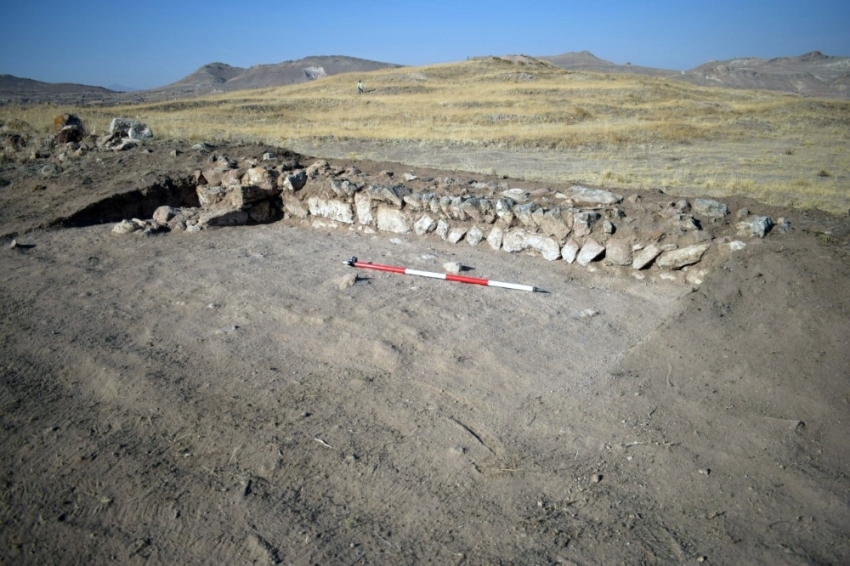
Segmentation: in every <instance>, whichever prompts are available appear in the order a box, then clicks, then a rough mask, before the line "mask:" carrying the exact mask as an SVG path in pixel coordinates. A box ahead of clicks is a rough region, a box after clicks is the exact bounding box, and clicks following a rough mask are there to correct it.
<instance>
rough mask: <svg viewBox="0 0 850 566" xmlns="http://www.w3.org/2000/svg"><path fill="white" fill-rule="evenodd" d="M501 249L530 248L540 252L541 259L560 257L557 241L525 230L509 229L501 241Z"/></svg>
mask: <svg viewBox="0 0 850 566" xmlns="http://www.w3.org/2000/svg"><path fill="white" fill-rule="evenodd" d="M502 249H504V250H505V251H506V252H521V251H523V250H527V249H532V250H535V251H538V252H540V255H541V256H543V259H546V260H548V261H554V260H556V259H558V258H559V257H561V246H560V245H558V242H556V241H555V240H553V239H552V238H550V237H548V236H543V235H542V234H533V233H532V234H530V233H528V232H526V231H525V230H522V229H518V230H510V231H508V233H507V234H505V236H504V239H503V241H502Z"/></svg>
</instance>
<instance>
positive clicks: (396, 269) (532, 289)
mask: <svg viewBox="0 0 850 566" xmlns="http://www.w3.org/2000/svg"><path fill="white" fill-rule="evenodd" d="M342 263H344V264H345V265H348V266H351V267H360V268H362V269H374V270H376V271H388V272H390V273H401V274H402V275H419V276H420V277H430V278H432V279H445V280H446V281H456V282H458V283H469V284H470V285H484V286H486V287H502V288H504V289H516V290H517V291H530V292H532V293H533V292H535V291H537V290H538V289H537V287H532V286H531V285H520V284H518V283H504V282H502V281H493V280H492V279H479V278H477V277H463V276H461V275H452V274H451V273H434V272H433V271H419V270H417V269H408V268H406V267H395V266H393V265H381V264H379V263H369V262H366V261H357V258H356V257H353V258H351V259H347V260H345V261H343V262H342Z"/></svg>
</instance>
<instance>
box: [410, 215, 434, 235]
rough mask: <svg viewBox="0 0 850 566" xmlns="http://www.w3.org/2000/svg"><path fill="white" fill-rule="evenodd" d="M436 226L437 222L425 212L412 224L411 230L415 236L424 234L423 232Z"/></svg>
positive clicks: (425, 232)
mask: <svg viewBox="0 0 850 566" xmlns="http://www.w3.org/2000/svg"><path fill="white" fill-rule="evenodd" d="M436 226H437V223H436V222H434V219H433V218H431V217H430V216H428V215H427V214H425V215H423V216H422V218H420V219H419V220H417V221H416V222H415V223H414V224H413V231H414V232H415V233H416V235H417V236H424V235H425V234H427V233H428V232H430V231H432V230H433V229H434V228H436Z"/></svg>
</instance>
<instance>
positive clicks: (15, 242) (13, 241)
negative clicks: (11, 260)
mask: <svg viewBox="0 0 850 566" xmlns="http://www.w3.org/2000/svg"><path fill="white" fill-rule="evenodd" d="M9 247H10V248H12V249H15V248H17V247H18V241H17V240H12V243H11V244H9Z"/></svg>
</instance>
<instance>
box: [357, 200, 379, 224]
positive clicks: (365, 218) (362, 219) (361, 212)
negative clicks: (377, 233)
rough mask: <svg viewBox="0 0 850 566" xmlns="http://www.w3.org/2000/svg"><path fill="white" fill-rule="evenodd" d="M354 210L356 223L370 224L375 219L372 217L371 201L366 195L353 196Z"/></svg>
mask: <svg viewBox="0 0 850 566" xmlns="http://www.w3.org/2000/svg"><path fill="white" fill-rule="evenodd" d="M354 208H356V209H357V221H358V222H359V223H360V224H371V223H372V222H373V221H374V220H375V218H374V217H373V216H372V199H371V198H369V195H368V194H366V193H357V194H356V195H354Z"/></svg>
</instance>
